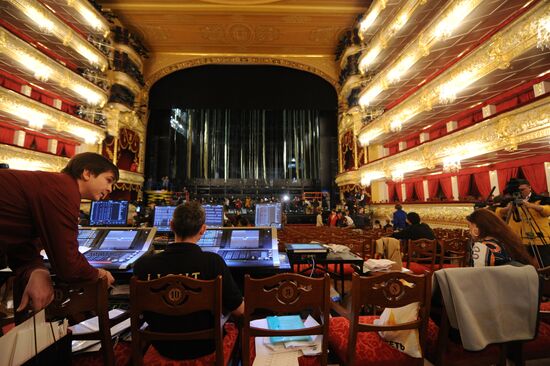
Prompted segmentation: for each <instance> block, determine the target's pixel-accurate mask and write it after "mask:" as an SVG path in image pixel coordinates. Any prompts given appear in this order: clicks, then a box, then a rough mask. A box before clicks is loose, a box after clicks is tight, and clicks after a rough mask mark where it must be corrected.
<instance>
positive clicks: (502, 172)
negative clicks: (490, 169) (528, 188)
mask: <svg viewBox="0 0 550 366" xmlns="http://www.w3.org/2000/svg"><path fill="white" fill-rule="evenodd" d="M497 176H498V186H499V188H500V192H501V193H502V192H503V191H504V189H505V188H506V183H508V181H509V180H510V179H512V178H516V177H517V176H518V168H517V167H516V168H501V169H497Z"/></svg>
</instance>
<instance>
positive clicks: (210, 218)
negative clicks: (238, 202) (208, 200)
mask: <svg viewBox="0 0 550 366" xmlns="http://www.w3.org/2000/svg"><path fill="white" fill-rule="evenodd" d="M202 207H203V208H204V213H205V214H206V220H205V224H206V227H208V228H216V227H223V206H222V205H202Z"/></svg>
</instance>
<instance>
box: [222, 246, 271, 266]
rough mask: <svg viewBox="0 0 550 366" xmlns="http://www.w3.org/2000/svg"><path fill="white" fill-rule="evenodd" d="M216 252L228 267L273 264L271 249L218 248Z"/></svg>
mask: <svg viewBox="0 0 550 366" xmlns="http://www.w3.org/2000/svg"><path fill="white" fill-rule="evenodd" d="M218 254H219V255H220V256H221V257H222V258H223V259H224V261H225V263H227V265H228V266H230V267H250V266H260V267H263V266H273V253H272V251H271V250H235V249H233V250H219V251H218Z"/></svg>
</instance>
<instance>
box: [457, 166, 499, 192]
mask: <svg viewBox="0 0 550 366" xmlns="http://www.w3.org/2000/svg"><path fill="white" fill-rule="evenodd" d="M474 180H475V182H476V186H477V189H478V191H479V193H480V194H481V196H482V197H483V198H486V197H487V196H488V195H489V193H491V188H492V187H491V180H490V179H489V172H481V173H475V174H474ZM459 184H460V183H459Z"/></svg>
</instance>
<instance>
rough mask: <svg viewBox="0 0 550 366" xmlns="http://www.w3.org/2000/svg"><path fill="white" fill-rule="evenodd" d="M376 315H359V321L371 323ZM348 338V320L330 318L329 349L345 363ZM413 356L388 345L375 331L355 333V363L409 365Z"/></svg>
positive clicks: (391, 365) (382, 365)
mask: <svg viewBox="0 0 550 366" xmlns="http://www.w3.org/2000/svg"><path fill="white" fill-rule="evenodd" d="M377 318H379V317H378V316H361V317H359V322H360V323H365V324H372V322H373V321H374V319H377ZM348 339H349V321H348V319H347V318H344V317H335V318H331V319H330V331H329V338H328V342H329V345H330V349H331V350H332V351H333V352H334V353H336V355H337V356H338V357H339V358H340V360H342V361H344V363H347V358H348V356H347V349H348ZM414 360H416V359H415V358H412V357H410V356H409V355H407V354H405V353H403V352H400V351H398V350H396V349H395V348H393V347H391V346H389V345H388V344H387V343H386V342H384V340H382V338H380V336H379V335H378V333H377V332H360V333H359V334H357V345H356V346H355V363H356V364H357V365H376V366H393V365H410V364H411V362H412V361H414Z"/></svg>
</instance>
